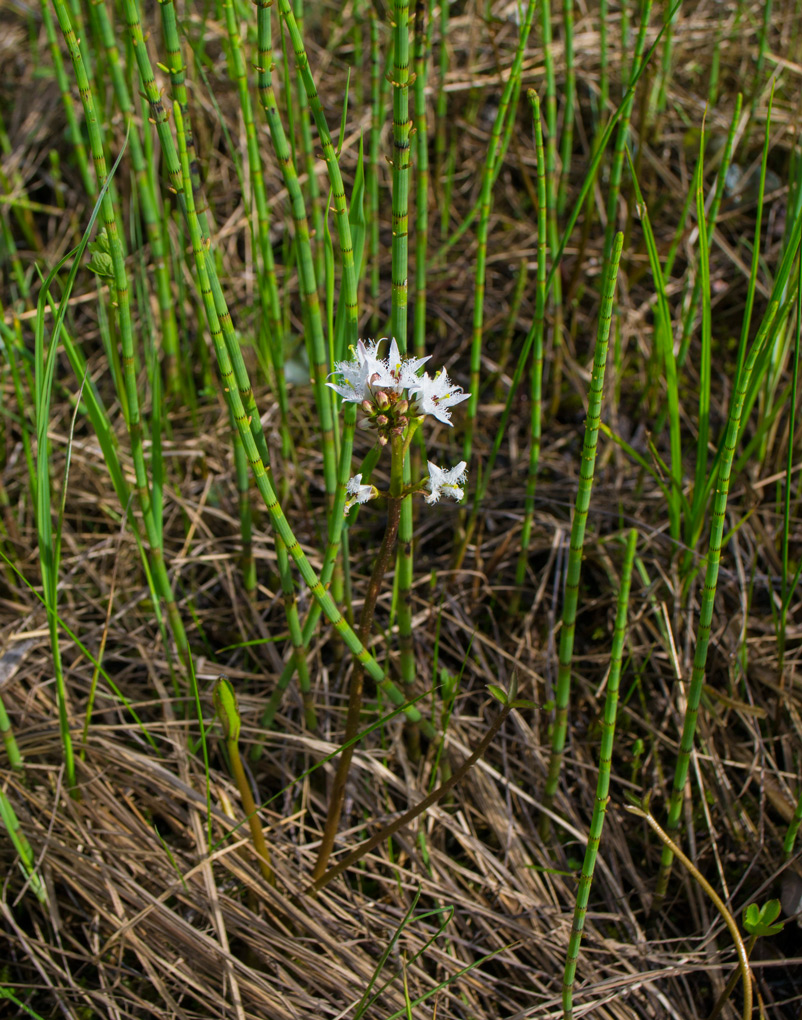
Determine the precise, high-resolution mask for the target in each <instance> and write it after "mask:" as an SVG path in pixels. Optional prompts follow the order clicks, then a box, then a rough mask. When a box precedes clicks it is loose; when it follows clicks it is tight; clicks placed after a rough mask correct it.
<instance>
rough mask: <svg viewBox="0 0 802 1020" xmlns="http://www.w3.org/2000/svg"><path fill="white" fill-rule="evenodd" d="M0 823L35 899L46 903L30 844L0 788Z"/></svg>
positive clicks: (44, 890)
mask: <svg viewBox="0 0 802 1020" xmlns="http://www.w3.org/2000/svg"><path fill="white" fill-rule="evenodd" d="M0 821H2V823H3V825H5V827H6V832H7V833H8V835H9V838H10V840H11V842H12V843H13V844H14V849H15V850H16V851H17V853H18V854H19V859H20V865H21V867H22V871H23V874H24V875H25V878H26V879H27V881H28V882H30V885H31V888H32V889H33V891H34V893H35V894H36V898H37V899H38V900H39V902H40V903H42V904H46V903H47V890H46V889H45V887H44V885H43V884H42V880H41V879H40V878H39V873H38V872H37V870H36V861H35V859H34V856H33V850H32V849H31V844H30V843H29V842H28V837H27V836H26V835H25V833H24V832H23V831H22V827H21V826H20V823H19V819H18V818H17V814H16V812H15V811H14V808H13V806H12V804H11V801H10V800H9V799H8V795H7V794H6V792H5V790H3V789H2V788H0Z"/></svg>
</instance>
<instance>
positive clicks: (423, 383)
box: [410, 369, 470, 425]
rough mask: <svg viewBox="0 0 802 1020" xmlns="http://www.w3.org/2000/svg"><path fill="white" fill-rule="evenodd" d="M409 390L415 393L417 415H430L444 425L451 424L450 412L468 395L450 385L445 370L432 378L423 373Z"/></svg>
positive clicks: (460, 388) (459, 387)
mask: <svg viewBox="0 0 802 1020" xmlns="http://www.w3.org/2000/svg"><path fill="white" fill-rule="evenodd" d="M410 390H411V391H412V392H414V393H417V394H418V396H417V397H416V405H417V410H418V413H419V414H431V415H432V416H433V417H435V418H437V420H438V421H442V422H443V423H444V424H446V425H450V424H451V421H450V419H451V410H450V408H452V407H454V406H455V405H456V404H461V403H462V401H463V400H467V399H468V397H469V396H470V393H463V391H462V387H461V386H457V385H455V384H454V383H452V382H451V381H450V380H449V378H448V373H447V372H446V370H445V369H443V370H442V371H440V372H438V373H437V375H436V376H435V377H434V378H432V377H431V376H430V375H429V374H428V373H425V374H424V375H422V376H421V377H420V378H418V379H416V381H415V383H414V385H412V386H410Z"/></svg>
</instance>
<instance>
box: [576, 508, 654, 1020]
mask: <svg viewBox="0 0 802 1020" xmlns="http://www.w3.org/2000/svg"><path fill="white" fill-rule="evenodd" d="M637 541H638V532H637V529H635V528H632V529H630V531H629V532H628V533H627V541H626V551H625V553H624V565H623V567H622V570H621V587H620V589H619V591H618V604H617V609H616V616H615V630H614V631H613V645H612V650H611V653H610V673H609V675H608V677H607V694H606V696H605V699H604V718H603V720H602V736H601V745H600V747H599V777H598V780H597V782H596V800H595V801H594V803H593V816H592V818H591V822H590V830H589V832H588V845H587V847H586V848H585V858H584V861H583V862H582V874H581V875H580V878H579V886H578V888H577V892H576V907H575V908H574V922H573V925H572V927H571V935H570V938H569V939H568V951H567V953H566V956H565V971H564V973H563V1017H564V1020H571V1017H572V1016H573V1002H574V978H575V976H576V965H577V961H578V960H579V946H580V943H581V941H582V933H583V931H584V928H585V916H586V914H587V909H588V901H589V899H590V887H591V884H592V882H593V872H594V869H595V867H596V857H597V855H598V852H599V844H600V843H601V837H602V830H603V828H604V816H605V814H606V812H607V804H608V803H609V800H610V798H609V792H610V768H611V764H612V758H613V744H614V738H615V722H616V715H617V713H618V686H619V682H620V679H621V663H622V661H623V653H624V639H625V637H626V631H627V611H628V607H629V589H630V584H631V581H632V566H633V563H634V562H635V546H636V544H637Z"/></svg>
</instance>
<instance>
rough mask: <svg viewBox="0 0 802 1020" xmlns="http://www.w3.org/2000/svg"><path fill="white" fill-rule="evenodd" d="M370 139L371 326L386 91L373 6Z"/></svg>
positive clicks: (375, 323) (375, 311)
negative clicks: (383, 82)
mask: <svg viewBox="0 0 802 1020" xmlns="http://www.w3.org/2000/svg"><path fill="white" fill-rule="evenodd" d="M368 17H369V18H370V142H369V145H368V160H367V167H366V171H365V178H366V189H367V193H368V219H369V227H368V239H369V240H368V261H369V263H370V302H371V307H372V312H371V328H372V331H373V332H375V331H376V330H377V329H378V328H379V292H380V286H379V284H380V275H379V274H380V269H381V256H380V249H379V165H380V160H381V126H382V113H383V100H384V90H383V88H382V73H381V72H382V63H381V50H380V49H379V18H378V15H377V14H376V10H375V9H374V7H373V5H372V4H371V5H370V8H369V12H368Z"/></svg>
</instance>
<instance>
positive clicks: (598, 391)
mask: <svg viewBox="0 0 802 1020" xmlns="http://www.w3.org/2000/svg"><path fill="white" fill-rule="evenodd" d="M623 244H624V235H623V234H622V233H618V234H617V235H616V237H615V242H614V244H613V249H612V255H611V258H610V261H609V262H607V263H606V264H605V276H604V284H603V287H602V301H601V307H600V309H599V325H598V329H597V333H596V344H595V348H594V353H593V371H592V373H591V379H590V391H589V393H588V416H587V420H586V421H585V439H584V442H583V444H582V464H581V467H580V471H579V488H578V491H577V494H576V507H575V510H574V519H573V522H572V524H571V548H570V552H569V554H568V568H567V572H566V578H565V594H564V596H563V612H562V628H561V630H560V657H559V669H558V672H557V689H556V692H555V707H554V724H553V727H552V732H551V756H550V758H549V771H548V776H547V778H546V786H545V789H544V791H543V804H544V806H545V807H546V808H549V809H550V808H551V807H552V805H553V804H554V797H555V794H556V792H557V785H558V783H559V780H560V769H561V766H562V759H563V751H564V748H565V739H566V733H567V729H568V702H569V698H570V693H571V659H572V656H573V650H574V633H575V629H576V611H577V603H578V601H579V577H580V573H581V570H582V548H583V546H584V541H585V524H586V522H587V518H588V509H589V507H590V495H591V490H592V488H593V472H594V468H595V466H596V443H597V440H598V435H599V423H600V421H601V406H602V396H603V391H604V370H605V367H606V364H607V348H608V341H609V337H610V321H611V319H612V311H613V299H614V297H615V284H616V279H617V277H618V264H619V262H620V259H621V249H622V247H623ZM548 829H549V822H548V815H547V814H545V812H544V813H543V814H542V815H541V831H543V832H544V833H546V832H548Z"/></svg>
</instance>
